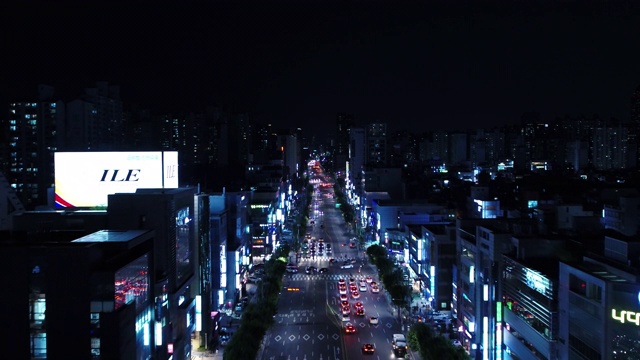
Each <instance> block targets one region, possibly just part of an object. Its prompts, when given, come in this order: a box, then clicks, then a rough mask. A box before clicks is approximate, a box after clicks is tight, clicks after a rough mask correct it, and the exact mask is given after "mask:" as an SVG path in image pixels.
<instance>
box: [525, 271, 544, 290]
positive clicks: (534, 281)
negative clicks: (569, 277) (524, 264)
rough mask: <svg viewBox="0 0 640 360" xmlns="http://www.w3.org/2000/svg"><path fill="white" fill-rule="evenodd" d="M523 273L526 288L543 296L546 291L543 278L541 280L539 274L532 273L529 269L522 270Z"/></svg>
mask: <svg viewBox="0 0 640 360" xmlns="http://www.w3.org/2000/svg"><path fill="white" fill-rule="evenodd" d="M524 273H525V278H526V283H527V286H529V287H530V288H532V289H533V290H535V291H537V292H539V293H540V294H542V295H545V292H546V290H547V284H546V282H545V278H543V277H542V276H541V275H540V274H539V273H536V272H533V271H531V270H529V269H524Z"/></svg>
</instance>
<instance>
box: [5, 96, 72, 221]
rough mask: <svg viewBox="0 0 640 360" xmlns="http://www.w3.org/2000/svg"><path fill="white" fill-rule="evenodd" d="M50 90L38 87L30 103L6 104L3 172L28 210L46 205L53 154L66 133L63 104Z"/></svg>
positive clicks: (51, 175)
mask: <svg viewBox="0 0 640 360" xmlns="http://www.w3.org/2000/svg"><path fill="white" fill-rule="evenodd" d="M53 94H54V89H53V87H50V86H46V85H40V86H38V96H37V97H36V98H34V99H33V100H31V101H20V102H13V103H11V104H9V116H8V119H7V120H6V123H5V124H3V126H2V128H3V129H4V130H5V131H6V132H7V135H8V137H7V141H6V143H5V144H4V145H1V147H2V158H1V161H2V168H1V169H2V172H3V173H4V174H5V177H6V178H7V181H8V183H9V186H11V187H12V188H14V189H15V192H16V194H17V196H18V198H19V199H20V200H21V201H22V203H23V204H24V206H25V207H26V208H27V209H33V208H35V207H36V206H39V205H47V202H48V201H47V191H48V189H50V188H51V187H53V181H54V180H53V154H54V152H56V151H57V150H58V149H59V148H60V147H61V146H64V142H63V139H62V138H61V137H60V136H58V134H60V133H65V122H64V120H65V104H64V102H62V101H55V100H53Z"/></svg>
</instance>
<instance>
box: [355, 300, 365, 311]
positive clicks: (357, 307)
mask: <svg viewBox="0 0 640 360" xmlns="http://www.w3.org/2000/svg"><path fill="white" fill-rule="evenodd" d="M353 307H354V308H355V309H356V310H358V309H364V305H363V304H362V302H361V301H358V302H356V303H355V304H353Z"/></svg>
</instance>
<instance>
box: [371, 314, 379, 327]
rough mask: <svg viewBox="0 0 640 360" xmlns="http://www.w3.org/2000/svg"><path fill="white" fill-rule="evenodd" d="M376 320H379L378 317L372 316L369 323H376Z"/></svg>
mask: <svg viewBox="0 0 640 360" xmlns="http://www.w3.org/2000/svg"><path fill="white" fill-rule="evenodd" d="M378 322H379V321H378V318H377V317H375V316H372V317H370V318H369V324H371V325H378Z"/></svg>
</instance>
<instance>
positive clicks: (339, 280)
mask: <svg viewBox="0 0 640 360" xmlns="http://www.w3.org/2000/svg"><path fill="white" fill-rule="evenodd" d="M346 283H347V282H346V281H345V280H344V279H338V284H346Z"/></svg>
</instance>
